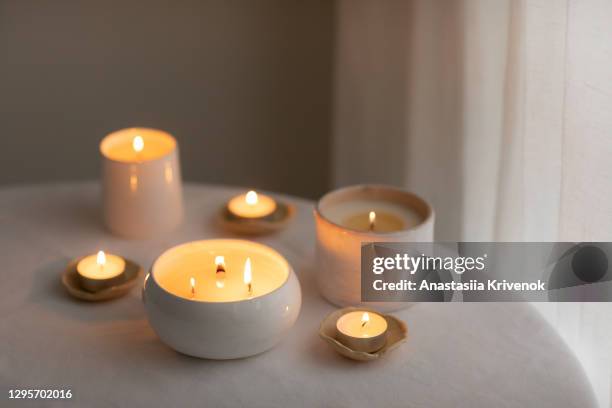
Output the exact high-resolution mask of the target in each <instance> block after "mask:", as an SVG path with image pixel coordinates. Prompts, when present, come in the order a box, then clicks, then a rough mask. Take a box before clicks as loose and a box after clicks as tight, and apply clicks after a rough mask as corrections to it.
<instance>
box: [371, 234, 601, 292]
mask: <svg viewBox="0 0 612 408" xmlns="http://www.w3.org/2000/svg"><path fill="white" fill-rule="evenodd" d="M610 259H612V243H610V242H581V243H571V242H428V243H385V242H367V243H363V244H362V247H361V300H362V301H364V302H521V301H529V302H548V301H551V302H611V301H612V270H611V269H612V266H611V265H610Z"/></svg>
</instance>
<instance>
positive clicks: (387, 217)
mask: <svg viewBox="0 0 612 408" xmlns="http://www.w3.org/2000/svg"><path fill="white" fill-rule="evenodd" d="M314 216H315V221H316V227H317V255H318V256H317V260H318V263H319V265H318V267H317V268H316V274H317V283H318V286H319V290H320V292H321V294H322V295H323V297H325V298H326V299H328V300H329V301H330V302H332V303H334V304H336V305H340V306H363V307H376V309H378V310H392V309H397V308H399V307H402V303H401V302H393V303H390V304H388V305H379V304H377V305H372V304H367V303H365V302H363V303H362V300H361V299H362V292H361V261H362V256H361V251H362V244H363V243H364V242H431V241H433V229H434V212H433V209H432V207H431V206H430V205H429V204H428V203H427V202H426V201H425V200H423V199H422V198H420V197H418V196H416V195H415V194H412V193H410V192H408V191H403V190H400V189H397V188H394V187H389V186H380V185H363V186H352V187H345V188H342V189H339V190H335V191H332V192H330V193H328V194H326V195H325V196H324V197H323V198H321V199H320V200H319V203H318V204H317V206H316V208H315V211H314Z"/></svg>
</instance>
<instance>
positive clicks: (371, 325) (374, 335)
mask: <svg viewBox="0 0 612 408" xmlns="http://www.w3.org/2000/svg"><path fill="white" fill-rule="evenodd" d="M387 327H388V324H387V320H386V319H385V318H384V317H383V316H381V315H379V314H378V313H374V312H371V311H369V312H368V311H364V310H359V311H354V312H348V313H346V314H344V315H342V316H340V318H339V319H338V321H337V322H336V329H337V331H338V333H337V339H338V341H340V342H341V343H342V344H344V345H346V346H347V347H349V348H351V349H352V350H356V351H364V352H366V353H373V352H375V351H378V350H380V349H381V348H383V347H384V345H385V343H386V342H387Z"/></svg>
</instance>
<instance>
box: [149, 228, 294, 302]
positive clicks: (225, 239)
mask: <svg viewBox="0 0 612 408" xmlns="http://www.w3.org/2000/svg"><path fill="white" fill-rule="evenodd" d="M212 241H217V242H227V241H239V242H240V243H243V244H244V243H248V244H249V245H255V246H258V247H260V248H265V249H266V250H267V251H271V252H272V253H273V254H274V255H276V256H278V257H279V258H280V259H282V260H283V261H284V262H285V264H286V265H287V277H286V278H285V280H284V281H283V283H281V284H280V285H278V287H276V288H275V289H273V290H271V291H270V292H268V293H264V294H263V295H259V296H256V297H251V298H248V299H240V300H228V301H221V302H210V301H208V300H200V299H186V298H184V297H182V296H178V295H176V294H174V293H172V292H169V291H168V290H166V288H164V287H163V286H162V285H161V284H160V283H159V282H158V281H157V279H156V278H155V274H154V273H153V269H154V268H155V264H156V263H157V261H159V259H160V258H161V257H162V256H164V254H166V253H167V252H168V251H171V250H173V249H175V248H177V247H180V246H183V245H187V244H193V243H197V242H212ZM291 274H295V272H294V271H293V267H292V266H291V264H290V263H289V261H287V260H286V259H285V257H284V256H283V255H281V253H280V252H278V251H277V250H276V249H274V248H272V247H270V246H267V245H264V244H260V243H259V242H254V241H248V240H246V239H231V238H219V239H215V238H213V239H200V240H197V241H188V242H183V243H182V244H178V245H174V246H172V247H170V248H168V249H166V250H165V251H164V252H162V253H161V254H160V255H159V256H157V257H156V258H155V261H153V264H152V265H151V268H150V269H149V273H148V274H147V275H146V276H145V279H144V284H145V287H146V282H147V280H148V279H149V278H152V279H153V282H154V283H155V285H156V286H157V287H159V288H160V289H161V290H162V292H164V293H166V294H168V295H170V296H172V297H173V298H175V299H177V300H180V301H185V302H197V303H202V304H211V305H227V304H235V303H243V302H245V303H246V302H252V301H256V300H258V299H262V298H265V297H267V296H270V295H272V294H274V293H276V292H278V291H279V290H281V289H282V288H283V287H285V286H286V285H287V283H288V282H289V279H290V278H291ZM296 279H297V276H296ZM298 282H299V280H298Z"/></svg>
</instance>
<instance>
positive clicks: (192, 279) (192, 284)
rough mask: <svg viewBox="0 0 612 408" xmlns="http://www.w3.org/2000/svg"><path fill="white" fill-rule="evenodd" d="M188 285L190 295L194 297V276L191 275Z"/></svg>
mask: <svg viewBox="0 0 612 408" xmlns="http://www.w3.org/2000/svg"><path fill="white" fill-rule="evenodd" d="M189 285H190V286H191V297H195V278H194V277H193V276H192V277H191V278H189Z"/></svg>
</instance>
